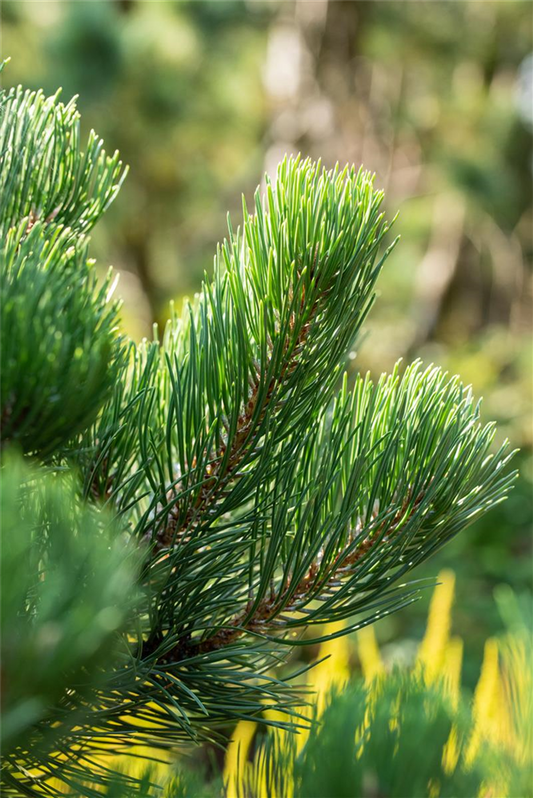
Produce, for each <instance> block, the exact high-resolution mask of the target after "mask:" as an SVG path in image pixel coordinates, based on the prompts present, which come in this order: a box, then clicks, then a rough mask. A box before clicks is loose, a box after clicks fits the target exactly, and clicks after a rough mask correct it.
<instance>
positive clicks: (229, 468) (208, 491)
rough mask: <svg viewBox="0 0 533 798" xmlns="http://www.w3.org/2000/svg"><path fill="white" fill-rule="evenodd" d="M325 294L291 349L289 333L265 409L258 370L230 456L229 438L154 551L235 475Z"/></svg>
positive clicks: (176, 536)
mask: <svg viewBox="0 0 533 798" xmlns="http://www.w3.org/2000/svg"><path fill="white" fill-rule="evenodd" d="M315 267H316V257H315V264H314V265H313V271H314V269H315ZM324 296H325V292H324V293H323V294H321V295H320V296H319V297H318V298H317V299H316V300H315V302H314V304H313V307H312V308H311V311H310V314H309V318H308V320H307V321H306V322H305V324H303V325H302V327H301V329H300V332H299V334H298V337H297V338H296V340H295V342H294V344H293V346H292V350H291V352H289V347H290V341H289V338H288V337H287V339H286V341H285V345H284V350H285V362H284V365H283V367H282V369H281V371H280V373H279V375H276V376H273V377H272V378H271V380H270V383H269V385H268V387H267V390H266V394H265V400H264V404H263V407H262V408H261V412H260V413H259V416H258V418H257V420H256V421H255V422H254V421H253V417H254V412H255V408H256V404H257V398H258V392H259V387H260V379H259V372H258V371H257V372H256V377H255V379H254V380H252V388H251V394H250V396H249V399H248V402H247V403H246V405H245V407H244V409H243V412H242V413H241V415H240V416H239V418H238V421H237V428H236V430H235V434H234V437H233V439H232V441H231V444H230V451H229V455H227V456H226V450H227V446H228V442H227V441H226V443H223V444H222V445H221V446H220V448H219V449H218V451H217V453H216V456H215V458H214V459H213V460H212V461H211V462H210V463H209V464H208V465H207V467H206V470H205V473H204V478H203V480H202V482H203V484H202V487H201V488H200V491H199V493H198V496H197V498H196V501H195V502H194V504H193V505H192V506H190V507H189V508H188V510H187V512H186V515H185V518H184V519H182V520H181V522H180V520H179V515H180V506H179V502H177V503H176V505H175V506H174V507H173V508H172V510H171V511H170V513H169V519H168V521H167V524H166V526H165V527H164V529H162V530H161V531H160V532H159V533H158V535H157V542H156V545H155V547H154V553H156V554H157V553H159V552H160V551H161V550H162V549H166V548H169V547H170V546H171V545H172V544H173V543H176V542H179V541H183V540H185V539H186V538H185V536H186V535H187V533H188V532H189V531H190V529H191V525H192V524H193V523H194V521H195V520H196V519H197V518H198V517H199V516H202V515H204V514H205V512H206V511H207V510H209V509H210V507H211V506H214V505H215V504H216V502H217V500H218V498H219V497H220V494H221V492H222V491H223V489H224V488H225V487H226V486H227V484H228V482H229V481H230V480H231V479H233V478H235V472H236V470H237V468H238V467H239V465H240V464H241V462H242V461H243V459H244V458H245V456H246V454H247V451H248V448H247V445H248V443H249V442H250V439H251V438H252V434H253V432H254V430H255V429H257V428H258V427H260V426H261V423H262V421H263V420H264V418H265V415H266V413H267V410H268V407H269V405H270V403H271V401H272V396H273V395H274V393H275V391H276V388H277V387H279V386H280V385H281V384H282V383H283V381H284V379H285V378H286V377H288V376H290V375H291V374H292V373H293V372H294V370H295V369H296V367H297V365H298V361H299V357H300V355H301V351H302V349H303V347H304V346H305V343H306V341H307V338H308V335H309V330H310V328H311V324H312V321H313V319H314V317H315V316H316V314H317V312H318V309H319V306H320V300H321V299H322V298H323V297H324ZM304 302H305V290H303V292H302V299H301V309H302V310H303V307H304ZM294 325H295V319H294V318H292V319H291V321H290V329H291V330H293V329H294ZM269 348H270V350H272V348H273V344H272V342H269ZM269 362H270V361H268V362H267V364H266V368H265V372H268V366H269ZM192 466H193V469H194V468H195V462H193V464H192ZM175 490H176V489H175V488H174V489H173V490H172V491H171V492H170V495H169V496H167V498H168V499H169V500H171V499H172V498H173V497H174V496H175Z"/></svg>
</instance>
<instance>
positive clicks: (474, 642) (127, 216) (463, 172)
mask: <svg viewBox="0 0 533 798" xmlns="http://www.w3.org/2000/svg"><path fill="white" fill-rule="evenodd" d="M0 13H1V17H2V18H1V23H2V40H1V44H2V57H4V58H5V57H7V56H11V59H12V60H11V63H10V65H9V67H8V69H7V70H5V71H4V73H3V75H2V78H3V85H4V86H5V87H8V86H10V85H15V84H17V83H22V84H24V86H26V87H31V88H39V87H43V88H44V89H45V91H46V92H48V93H53V92H55V90H56V89H57V87H58V86H61V87H62V88H63V97H64V98H65V99H69V98H70V97H71V96H72V95H74V94H79V95H80V97H79V101H78V104H79V108H80V111H81V113H82V126H83V128H84V129H85V130H86V132H88V130H89V129H90V128H95V130H97V132H98V133H99V134H100V135H102V136H103V137H104V139H105V142H106V146H107V148H108V149H109V150H114V149H115V148H117V149H119V150H120V152H121V154H122V157H123V159H124V161H125V162H127V163H128V164H129V165H130V173H129V176H128V178H127V180H126V183H125V185H124V187H123V190H122V193H121V195H120V197H119V199H118V200H117V202H116V203H115V205H114V206H113V207H112V208H111V209H110V211H109V212H108V213H107V215H106V216H105V218H104V220H103V221H102V222H101V223H100V225H99V227H98V228H97V230H96V231H95V233H94V236H93V243H92V250H93V253H94V255H95V256H96V257H97V258H98V261H99V263H100V265H101V266H102V268H105V267H107V265H108V264H110V263H111V264H113V266H114V267H115V269H117V270H118V271H119V272H120V274H121V278H120V283H119V292H120V294H121V295H122V297H123V298H124V311H123V319H124V327H125V329H126V331H127V332H128V333H129V334H130V335H132V336H133V337H134V338H135V339H137V340H138V339H140V338H142V337H143V336H145V335H148V336H150V335H151V327H152V324H153V322H154V321H157V322H158V323H160V324H161V323H164V321H165V319H166V318H167V315H168V304H169V300H170V299H174V300H175V301H176V302H177V304H178V306H179V304H180V303H181V302H182V301H183V297H184V296H186V295H187V294H191V293H194V292H195V291H196V290H198V288H199V285H200V282H201V279H202V276H203V273H204V271H207V272H208V273H209V271H210V269H211V264H212V258H213V254H214V251H215V246H216V242H217V241H218V240H221V239H222V238H223V237H224V234H225V229H226V227H225V225H226V222H225V215H226V212H227V211H228V210H229V211H230V212H231V214H232V218H233V220H234V225H236V224H238V217H239V208H240V204H241V192H244V193H245V195H246V197H247V199H248V200H249V199H250V197H251V195H252V192H253V190H254V188H255V186H256V185H257V184H258V183H259V182H260V179H261V176H262V174H263V172H264V171H265V170H266V171H268V172H273V171H274V169H275V165H276V162H277V161H278V159H279V158H281V157H282V156H283V155H284V154H285V153H286V152H288V153H296V152H301V153H303V154H304V155H311V156H313V157H315V158H317V157H321V158H322V160H323V162H324V164H325V165H326V166H333V165H334V164H335V162H336V161H340V162H341V163H345V162H354V163H355V164H361V163H362V164H363V165H364V166H365V168H367V169H369V170H371V171H373V172H375V173H376V184H377V186H378V187H380V188H383V189H385V192H386V210H387V213H388V214H389V215H393V214H395V213H396V211H397V210H399V211H400V215H399V218H398V221H397V222H396V224H395V228H394V232H395V233H396V234H400V235H401V238H402V241H401V242H400V244H399V246H398V247H397V248H396V249H395V250H394V252H393V254H392V255H391V257H390V259H389V261H388V262H387V264H386V267H385V271H384V274H383V276H382V278H381V282H380V296H379V300H378V302H377V304H376V306H375V308H374V309H373V311H372V313H371V316H370V318H369V320H368V322H367V330H366V334H365V336H364V338H363V339H362V340H361V341H360V342H359V346H358V356H357V359H356V360H354V361H352V362H351V363H350V368H351V369H352V371H353V372H354V373H355V370H356V369H358V370H363V371H366V370H368V369H369V370H370V371H371V372H373V373H374V374H376V375H377V374H379V373H380V372H381V371H383V370H390V369H391V368H392V366H393V364H394V362H395V361H396V360H397V359H398V358H399V357H404V358H407V359H409V360H411V359H413V358H415V357H421V358H422V359H423V360H424V361H427V362H431V361H433V362H435V363H438V364H439V365H442V366H444V367H446V368H448V369H449V370H451V371H452V372H459V373H460V374H461V375H462V377H463V378H464V380H465V381H466V382H468V383H472V385H473V386H474V389H475V391H476V393H477V394H478V395H479V394H481V395H483V396H484V397H485V401H484V417H485V419H495V420H497V421H498V423H499V436H500V438H504V437H509V438H510V439H511V441H512V444H513V446H516V447H519V448H520V453H519V455H518V456H517V459H516V462H517V465H518V466H519V468H520V471H521V476H520V480H519V483H518V484H517V487H516V489H515V490H514V492H513V494H512V496H511V498H510V499H509V500H508V501H507V502H506V503H504V504H502V505H500V506H499V507H498V508H497V509H496V510H495V511H493V512H492V513H490V514H489V516H488V517H487V518H486V519H484V520H483V521H481V522H478V523H477V524H476V525H475V526H474V527H472V528H471V529H469V530H468V531H467V532H466V533H465V534H463V535H461V536H460V537H459V538H458V539H457V540H456V541H455V542H454V543H453V544H451V545H449V546H448V547H447V548H446V549H445V550H443V551H442V552H441V553H440V554H438V555H437V556H436V557H434V559H433V560H432V561H431V562H430V563H429V564H427V565H426V566H424V568H423V569H419V572H418V574H417V575H418V576H421V577H422V576H426V575H435V574H436V573H437V572H438V571H439V570H440V569H441V568H442V567H445V566H449V567H451V568H453V569H454V571H455V572H456V574H457V577H458V578H457V598H456V606H455V611H454V631H456V632H457V633H458V634H460V635H461V636H463V637H464V639H465V644H466V650H465V667H464V682H465V684H466V685H469V684H470V685H472V684H473V683H474V682H475V681H476V679H477V676H478V673H479V666H480V661H481V657H482V648H483V641H484V640H485V638H486V637H487V636H488V635H489V634H497V633H498V632H499V631H500V629H501V625H502V621H501V619H500V617H499V615H498V613H497V611H496V609H495V604H494V601H493V590H494V588H495V587H496V586H497V585H499V584H502V583H507V584H509V585H510V586H511V587H512V588H513V589H514V590H515V591H516V592H517V593H518V594H519V595H520V596H522V597H523V601H524V603H525V605H526V608H527V610H528V611H529V612H531V601H530V599H529V598H528V596H530V593H529V591H530V589H531V577H532V552H531V543H532V536H531V532H532V529H531V521H532V516H533V487H532V486H533V465H532V457H531V450H532V442H533V441H532V438H533V425H532V417H531V388H532V351H531V350H532V338H531V322H532V314H531V298H532V269H531V257H532V249H533V244H532V239H531V231H532V226H533V216H532V202H531V199H532V197H531V188H532V168H533V158H532V150H531V143H532V141H531V139H532V130H533V55H532V50H533V46H532V30H533V20H532V13H533V11H532V6H531V5H530V4H529V3H528V2H513V0H511V1H510V2H486V1H485V0H476V2H442V1H441V0H433V1H429V2H425V1H424V0H421V1H420V2H397V1H396V0H395V1H394V2H387V1H386V0H385V2H383V1H375V2H374V1H372V0H370V1H368V2H356V1H355V0H347V1H346V2H342V1H341V0H307V1H306V0H281V1H280V2H277V1H276V0H270V2H263V0H196V1H193V2H188V1H187V0H181V1H180V2H178V1H175V0H166V2H159V1H158V0H153V1H148V0H76V1H74V0H72V1H69V0H34V2H25V1H24V0H3V2H2V4H1V11H0ZM428 600H429V595H428V596H427V597H426V598H423V599H422V601H421V602H419V603H418V604H416V605H413V606H412V607H410V608H408V609H406V610H404V611H402V612H401V613H399V614H397V615H395V616H393V617H392V618H387V619H383V620H382V621H380V622H379V623H378V624H377V626H376V633H377V636H378V639H379V641H380V643H381V645H382V648H383V651H384V653H385V655H386V656H387V654H388V655H389V656H391V657H398V658H405V657H407V658H408V657H409V656H410V653H409V652H410V651H411V650H412V649H413V647H414V646H415V643H416V642H417V641H419V640H420V638H421V636H422V633H423V627H424V623H425V620H424V619H425V613H426V610H427V602H428Z"/></svg>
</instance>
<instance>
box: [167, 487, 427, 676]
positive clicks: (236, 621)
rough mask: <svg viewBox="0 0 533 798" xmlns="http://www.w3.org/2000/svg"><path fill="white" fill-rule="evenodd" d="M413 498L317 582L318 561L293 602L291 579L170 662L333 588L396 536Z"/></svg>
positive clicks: (258, 627)
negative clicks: (380, 545) (377, 546)
mask: <svg viewBox="0 0 533 798" xmlns="http://www.w3.org/2000/svg"><path fill="white" fill-rule="evenodd" d="M424 495H425V491H423V490H422V491H420V493H419V494H418V496H417V498H416V500H415V502H414V503H413V506H412V509H411V511H410V514H409V518H408V519H407V520H409V519H410V518H412V516H413V515H414V513H415V512H416V510H417V508H418V507H419V505H420V503H421V501H422V499H423V498H424ZM410 501H411V494H410V492H409V493H408V495H407V497H406V499H405V500H404V502H403V503H402V506H401V508H400V509H399V510H398V512H397V513H396V514H395V516H394V518H393V519H392V521H391V524H390V527H389V529H388V531H387V532H386V533H385V535H384V536H383V537H382V535H381V533H382V532H383V530H384V526H385V523H386V522H385V521H383V522H382V523H381V525H380V526H379V527H378V528H377V529H376V530H375V531H374V533H373V534H368V535H366V537H365V538H364V539H363V540H362V541H361V542H360V543H359V544H358V545H357V547H356V548H355V549H353V550H352V551H351V552H350V553H349V554H344V552H340V553H339V555H338V557H337V562H336V565H335V567H334V569H333V570H332V571H328V572H327V573H326V574H325V575H324V576H323V577H322V579H320V580H319V581H318V582H317V581H316V575H317V573H318V572H319V568H320V562H319V561H315V562H313V563H312V564H311V566H310V568H309V570H308V572H307V574H306V575H305V576H304V577H303V578H302V579H301V580H300V581H299V583H298V585H297V586H296V589H295V590H294V592H293V594H292V596H291V599H290V601H289V602H287V603H286V604H284V601H285V598H286V596H287V592H288V590H289V588H290V579H289V581H288V584H287V587H286V588H285V590H284V591H283V592H282V594H281V596H279V597H278V598H276V594H275V591H274V588H273V587H272V589H271V593H270V596H269V597H265V598H264V599H263V600H262V601H261V602H260V603H259V604H258V606H257V608H256V610H255V612H254V614H253V616H252V617H251V618H250V619H249V620H248V621H246V618H247V616H248V615H249V613H250V610H251V608H252V601H251V600H250V601H249V602H248V604H247V605H246V607H245V608H244V609H243V610H242V611H241V612H240V613H238V614H237V615H235V617H234V618H233V619H232V620H231V621H230V622H229V624H228V625H227V626H226V627H224V628H223V629H219V630H218V631H217V632H216V633H215V634H214V635H212V636H211V637H209V638H207V639H206V640H203V641H201V642H199V643H195V644H192V645H191V641H190V638H189V639H188V640H187V641H186V642H185V643H184V641H180V642H179V643H178V644H177V646H175V647H174V648H173V649H172V650H171V651H170V652H169V653H168V654H167V655H166V656H165V658H164V660H165V661H167V662H176V661H179V659H180V658H182V657H183V655H184V653H185V652H186V653H187V655H188V656H197V655H199V654H207V653H209V652H210V651H217V650H219V649H221V648H225V647H226V646H228V645H231V644H232V643H234V642H236V641H237V640H238V639H239V637H241V635H243V634H244V633H245V632H264V631H265V627H267V626H268V625H269V624H270V625H271V624H272V622H273V620H274V618H275V617H276V616H277V615H279V613H280V612H281V611H282V610H283V611H284V612H289V613H290V612H296V611H298V609H299V607H300V606H301V604H302V602H306V603H307V601H308V600H309V599H308V596H309V592H310V591H311V589H314V593H315V594H316V593H317V592H318V591H321V590H324V589H327V588H328V587H329V588H333V587H334V586H335V585H336V584H337V583H338V582H339V580H341V579H343V578H344V577H345V576H346V575H347V574H348V573H349V572H350V571H351V570H352V569H353V566H354V565H355V564H356V563H358V562H359V561H360V560H361V559H363V558H364V557H365V556H366V555H367V554H368V553H369V552H370V551H371V550H372V549H373V548H374V547H375V546H376V544H377V543H378V541H379V542H381V541H382V540H388V541H390V539H391V538H392V537H393V536H394V534H395V533H396V532H397V531H398V528H399V524H400V522H401V520H402V518H403V516H404V515H405V512H406V510H407V507H408V506H409V503H410ZM362 529H363V522H362V520H361V519H358V520H357V523H356V525H355V529H354V530H353V531H352V533H351V535H350V539H349V541H348V545H347V546H346V548H347V549H348V548H350V547H351V546H352V544H353V543H355V541H356V540H357V538H358V537H360V536H361V533H362Z"/></svg>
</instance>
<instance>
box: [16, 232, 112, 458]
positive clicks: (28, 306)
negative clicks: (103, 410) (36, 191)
mask: <svg viewBox="0 0 533 798" xmlns="http://www.w3.org/2000/svg"><path fill="white" fill-rule="evenodd" d="M0 275H1V281H0V305H1V307H2V314H1V319H0V326H1V333H2V348H1V352H0V370H1V373H2V382H1V385H0V408H1V429H0V434H1V445H2V446H5V445H6V443H16V444H17V445H19V446H21V447H22V449H23V450H24V451H26V452H34V453H36V452H39V453H40V454H41V456H47V455H49V454H50V453H51V452H53V451H55V450H57V449H58V448H60V447H61V446H62V445H64V444H66V442H67V440H68V439H69V438H70V437H71V436H72V435H73V434H75V433H76V432H78V431H79V430H82V429H83V428H84V427H86V426H88V425H89V424H90V423H92V422H93V420H94V418H95V416H96V414H97V412H98V409H99V408H100V406H101V405H102V404H103V402H104V401H105V400H106V399H107V396H108V395H109V393H110V391H111V387H112V385H113V382H114V380H115V378H116V376H117V374H118V370H119V368H120V361H121V358H122V345H121V339H120V337H119V336H118V335H117V330H116V325H117V311H118V304H117V303H116V302H112V301H110V295H111V293H112V286H111V282H110V277H108V278H107V280H106V281H105V283H104V285H103V286H101V287H100V288H98V287H97V286H96V281H95V274H94V268H93V265H92V264H91V262H90V261H89V260H88V258H87V244H86V242H85V241H84V240H83V239H76V238H73V234H72V231H71V230H70V229H65V228H62V227H60V226H57V225H55V226H54V229H53V230H52V229H51V227H46V226H45V225H44V224H43V223H41V222H37V223H35V224H34V225H33V226H32V227H31V229H29V230H28V226H27V223H26V221H23V222H22V223H20V224H19V225H18V227H17V228H13V229H12V230H10V232H9V233H8V234H7V235H6V237H5V238H4V241H3V243H2V246H1V247H0Z"/></svg>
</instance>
